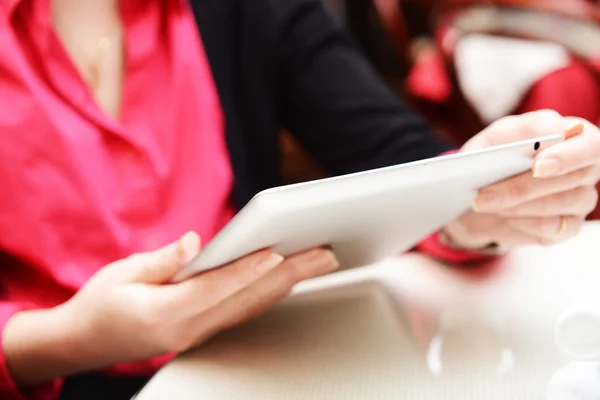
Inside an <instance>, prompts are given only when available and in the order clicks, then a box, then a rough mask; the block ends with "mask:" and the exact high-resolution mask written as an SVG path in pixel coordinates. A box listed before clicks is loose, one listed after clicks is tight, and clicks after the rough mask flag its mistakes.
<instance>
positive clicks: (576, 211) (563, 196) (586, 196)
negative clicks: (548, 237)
mask: <svg viewBox="0 0 600 400" xmlns="http://www.w3.org/2000/svg"><path fill="white" fill-rule="evenodd" d="M597 203H598V192H597V191H596V188H595V187H591V186H580V187H578V188H575V189H572V190H569V191H566V192H561V193H557V194H553V195H550V196H546V197H541V198H538V199H535V200H532V201H529V202H526V203H522V204H519V205H517V206H515V207H512V208H508V209H505V210H502V211H500V212H499V213H498V214H499V215H501V216H504V217H556V216H560V215H575V216H580V217H585V216H587V215H588V214H589V213H591V212H592V211H593V210H594V209H595V208H596V204H597Z"/></svg>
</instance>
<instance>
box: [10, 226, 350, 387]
mask: <svg viewBox="0 0 600 400" xmlns="http://www.w3.org/2000/svg"><path fill="white" fill-rule="evenodd" d="M199 248H200V244H199V238H198V236H197V235H195V234H193V233H189V234H186V235H185V236H183V237H182V238H181V239H180V240H179V241H178V242H176V243H174V244H172V245H169V246H167V247H164V248H162V249H160V250H157V251H155V252H150V253H144V254H137V255H133V256H131V257H128V258H126V259H124V260H120V261H117V262H115V263H113V264H110V265H108V266H107V267H105V268H103V269H102V270H100V271H99V272H98V273H97V274H96V275H94V276H93V277H92V278H91V279H90V280H89V281H88V282H87V283H86V285H85V286H84V287H83V288H82V289H81V290H80V291H79V292H78V293H77V294H76V295H75V296H74V297H73V298H72V299H70V300H69V301H67V302H66V303H64V304H63V305H61V306H58V307H57V308H55V309H52V310H49V311H47V312H45V314H44V312H43V311H31V312H29V311H25V312H22V313H18V314H16V315H15V316H14V317H13V318H11V320H9V323H8V324H7V326H6V327H5V331H4V349H5V354H6V358H7V362H8V365H9V368H10V369H11V372H12V374H13V376H14V378H15V380H16V381H17V382H18V383H19V384H21V385H24V386H29V385H33V384H37V383H41V382H43V381H46V380H48V379H51V378H54V377H58V376H65V375H70V374H73V373H77V372H83V371H88V370H93V369H100V368H104V367H108V366H110V365H113V364H116V363H124V362H132V361H138V360H144V359H148V358H152V357H154V356H157V355H161V354H164V353H168V352H181V351H184V350H187V349H189V348H191V347H194V346H196V345H198V344H200V343H202V342H203V341H205V340H207V339H208V338H210V337H211V336H212V335H214V334H216V333H217V332H219V331H220V330H223V329H226V328H229V327H232V326H234V325H237V324H239V323H242V322H244V321H246V320H248V319H251V318H253V317H256V316H258V315H259V314H261V313H262V312H264V311H265V310H266V309H268V308H269V307H270V306H272V305H274V304H275V303H276V302H278V301H279V300H281V299H282V298H283V297H285V296H286V295H287V294H288V293H289V291H290V290H291V289H292V287H293V286H294V285H295V284H296V283H298V282H300V281H302V280H305V279H309V278H313V277H316V276H318V275H322V274H325V273H328V272H332V271H334V270H335V269H336V268H337V267H338V262H337V260H336V259H335V257H334V255H333V253H332V252H331V251H329V250H325V249H315V250H311V251H308V252H305V253H301V254H299V255H296V256H293V257H289V258H287V259H285V260H284V259H283V257H281V256H279V255H277V254H274V253H273V252H271V251H261V252H258V253H255V254H252V255H249V256H247V257H245V258H242V259H240V260H239V261H236V262H234V263H232V264H229V265H227V266H224V267H222V268H219V269H215V270H212V271H208V272H206V273H203V274H201V275H197V276H195V277H192V278H190V279H188V280H186V281H183V282H180V283H170V282H171V280H172V278H173V277H174V276H175V275H176V274H177V272H179V271H180V270H181V268H183V267H184V266H185V265H186V264H187V263H188V262H189V261H190V260H191V259H192V258H193V257H194V256H195V255H196V254H197V253H198V251H199ZM40 313H41V314H40ZM36 316H37V321H36ZM40 323H43V324H45V325H46V326H48V324H54V325H59V326H55V327H54V328H56V330H54V329H53V330H51V331H52V332H63V334H62V336H63V338H62V339H64V341H63V342H62V344H63V345H64V346H65V347H68V348H66V349H64V351H62V352H61V351H57V350H53V351H50V352H49V351H48V350H47V349H40V348H39V345H41V344H42V343H43V341H41V342H40V341H39V340H38V342H39V343H37V342H36V338H35V336H36V335H35V334H32V331H31V330H32V329H34V328H35V326H36V325H38V324H40ZM38 329H39V328H38ZM33 332H35V330H34V331H33ZM37 336H39V335H37ZM55 336H57V340H59V339H58V338H60V337H61V334H57V335H55ZM46 341H47V340H46ZM60 343H61V342H60V340H59V343H58V344H60ZM36 345H37V347H36ZM53 345H54V346H56V345H57V344H56V343H54V344H53ZM49 353H51V354H53V355H54V358H55V359H54V360H52V358H53V357H52V356H49ZM69 357H71V359H65V358H69ZM56 358H59V359H56ZM53 361H55V362H53Z"/></svg>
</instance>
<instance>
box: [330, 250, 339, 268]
mask: <svg viewBox="0 0 600 400" xmlns="http://www.w3.org/2000/svg"><path fill="white" fill-rule="evenodd" d="M327 256H328V258H329V260H328V265H327V268H328V269H329V270H330V271H335V270H336V269H338V268H339V267H340V261H339V260H338V259H337V257H336V256H335V254H334V253H333V251H328V252H327Z"/></svg>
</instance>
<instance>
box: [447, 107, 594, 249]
mask: <svg viewBox="0 0 600 400" xmlns="http://www.w3.org/2000/svg"><path fill="white" fill-rule="evenodd" d="M577 124H583V125H584V130H583V133H581V134H579V135H577V136H574V137H572V138H569V139H567V140H565V141H564V142H561V143H559V144H556V145H553V146H551V147H548V148H547V149H544V150H542V151H541V152H540V153H539V154H538V155H537V156H536V158H535V162H534V167H533V170H532V171H530V172H528V173H524V174H521V175H518V176H516V177H513V178H510V179H507V180H505V181H502V182H500V183H497V184H494V185H491V186H489V187H486V188H484V189H482V190H481V191H480V192H479V193H478V195H477V197H476V198H475V201H474V202H473V209H472V210H471V211H469V212H467V213H466V214H464V215H463V216H461V217H460V218H458V219H457V220H455V221H453V222H451V223H450V224H448V225H447V226H446V227H445V229H444V231H445V233H446V235H447V237H449V238H450V240H451V242H452V243H453V244H455V245H456V246H458V247H461V248H465V249H482V248H485V247H486V246H487V245H489V244H491V243H495V244H498V245H499V246H500V248H501V249H508V248H510V247H513V246H517V245H524V244H542V245H550V244H554V243H557V242H561V241H564V240H566V239H568V238H571V237H573V236H575V235H576V234H577V233H579V231H580V230H581V227H582V225H583V222H584V220H585V218H586V216H587V215H588V214H589V213H590V212H592V211H593V210H594V209H595V207H596V204H597V201H598V193H597V191H596V187H595V185H596V184H597V182H598V181H599V180H600V130H599V129H598V128H597V127H596V126H594V125H592V124H591V123H589V122H587V121H585V120H581V119H578V118H569V117H562V116H561V115H560V114H558V113H556V112H554V111H548V110H544V111H536V112H532V113H528V114H523V115H520V116H511V117H506V118H503V119H500V120H498V121H497V122H495V123H494V124H492V125H490V126H489V127H488V128H487V129H485V130H484V131H482V132H481V133H479V134H478V135H477V136H475V137H474V138H473V139H471V140H470V141H469V142H467V143H466V144H465V145H464V146H463V148H462V149H461V150H462V151H466V150H474V149H478V148H483V147H488V146H495V145H499V144H503V143H508V142H513V141H518V140H523V139H529V138H534V137H541V136H547V135H554V134H565V133H566V132H567V131H569V130H570V129H571V128H573V127H574V126H576V125H577Z"/></svg>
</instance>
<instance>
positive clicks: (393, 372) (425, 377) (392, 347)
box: [138, 223, 600, 400]
mask: <svg viewBox="0 0 600 400" xmlns="http://www.w3.org/2000/svg"><path fill="white" fill-rule="evenodd" d="M599 264H600V224H596V223H594V224H588V225H587V226H586V227H585V229H584V231H583V233H582V234H581V235H580V236H579V237H578V238H576V239H573V240H571V241H569V242H568V243H565V244H562V245H559V246H555V247H552V248H534V247H532V248H524V249H521V250H518V251H515V252H514V253H513V254H511V255H510V256H508V257H505V258H503V259H502V260H500V261H496V262H494V263H493V264H490V265H488V266H485V267H484V268H478V269H477V270H475V271H470V272H466V271H463V272H457V271H456V270H455V269H452V268H450V267H447V266H444V265H442V264H440V263H438V262H435V261H433V260H431V259H429V258H427V257H425V256H423V255H419V254H408V255H404V256H402V257H399V258H397V259H394V260H390V261H387V262H384V263H381V264H379V265H376V266H372V267H366V268H361V269H355V270H350V271H342V272H338V273H336V274H333V275H330V276H327V277H323V278H319V279H316V280H313V281H310V282H306V283H304V284H302V285H300V286H299V287H298V288H297V289H296V291H295V292H294V294H293V296H291V297H290V298H289V299H287V300H286V301H285V302H283V303H282V304H281V305H280V306H278V307H277V308H276V309H274V310H272V311H271V312H269V313H267V314H266V315H265V316H263V317H261V318H259V319H258V320H256V321H253V322H251V323H249V324H247V325H245V326H243V327H240V328H237V329H234V330H231V331H229V332H226V333H224V334H221V335H220V336H218V337H217V338H215V339H214V340H212V341H211V342H209V343H208V344H207V345H205V346H203V347H202V348H200V349H198V350H195V351H194V352H191V353H189V354H186V355H183V356H181V357H179V358H178V359H176V360H175V361H174V362H173V363H171V364H170V365H168V366H166V367H165V368H164V369H163V370H161V371H160V372H159V373H158V374H157V375H156V376H155V378H154V379H153V380H152V381H151V382H150V383H149V384H148V386H147V387H146V388H145V389H144V390H143V391H142V392H141V393H140V394H139V396H138V400H139V399H141V400H156V399H166V398H170V397H171V398H176V399H178V400H187V399H203V400H208V399H218V400H226V399H236V400H237V399H248V400H255V399H256V400H271V399H273V400H275V399H277V400H288V399H289V400H296V399H303V400H304V399H311V400H312V399H327V400H336V399H340V400H342V399H343V400H358V399H361V400H362V399H369V400H372V399H411V400H412V399H414V400H419V399H442V398H443V399H446V400H452V399H457V400H458V399H460V400H465V399H478V400H479V399H499V400H500V399H502V400H506V399H511V400H512V399H527V400H529V399H545V398H546V395H545V392H546V388H547V386H548V382H549V380H550V379H551V378H552V377H553V376H555V375H556V373H557V371H559V370H560V369H561V368H562V367H563V366H565V365H566V360H565V359H564V358H563V357H562V356H561V355H560V354H559V352H558V350H557V348H556V346H555V343H554V325H555V322H556V319H557V318H558V316H559V315H560V314H561V313H562V312H564V311H565V310H568V309H569V308H571V307H574V306H577V305H580V304H584V305H587V306H589V307H595V308H596V309H598V310H600V290H598V287H599V286H600V265H599ZM599 371H600V370H599ZM588 372H589V371H588ZM594 373H595V372H594ZM588 375H589V374H588ZM596 378H597V380H600V375H594V376H593V377H592V378H589V377H588V379H596ZM592 398H594V399H595V398H597V397H592ZM598 398H600V397H598ZM552 400H554V399H552ZM565 400H567V399H565Z"/></svg>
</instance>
